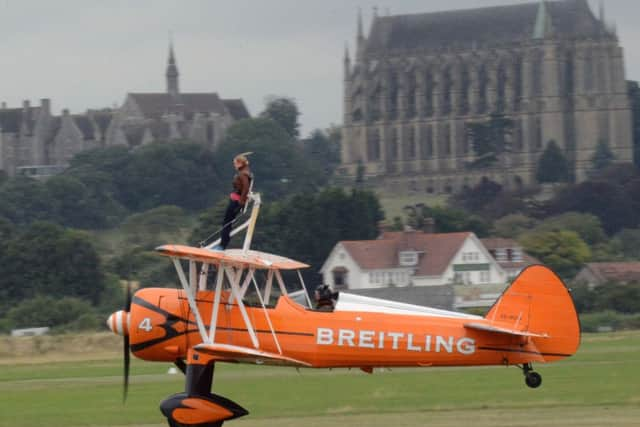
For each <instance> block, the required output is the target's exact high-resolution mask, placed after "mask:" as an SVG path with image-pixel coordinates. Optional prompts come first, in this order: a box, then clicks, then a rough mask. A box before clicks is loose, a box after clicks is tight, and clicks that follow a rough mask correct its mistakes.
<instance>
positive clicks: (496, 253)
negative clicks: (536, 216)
mask: <svg viewBox="0 0 640 427" xmlns="http://www.w3.org/2000/svg"><path fill="white" fill-rule="evenodd" d="M481 242H482V244H483V245H484V247H485V248H487V250H488V251H489V253H490V254H491V255H492V256H493V258H494V259H495V260H496V261H497V262H498V264H500V267H502V269H503V270H504V271H505V273H507V278H508V279H509V280H513V279H515V278H516V277H517V276H518V274H520V273H521V272H522V270H524V269H525V268H526V267H528V266H530V265H534V264H542V263H541V262H540V261H539V260H537V259H536V258H534V257H532V256H531V255H529V254H528V253H526V252H525V251H524V250H523V249H522V246H521V245H520V244H519V243H518V242H516V241H515V240H513V239H505V238H501V237H497V238H487V239H481Z"/></svg>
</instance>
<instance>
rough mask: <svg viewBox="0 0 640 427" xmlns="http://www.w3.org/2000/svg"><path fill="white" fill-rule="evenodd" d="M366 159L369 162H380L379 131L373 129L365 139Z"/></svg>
mask: <svg viewBox="0 0 640 427" xmlns="http://www.w3.org/2000/svg"><path fill="white" fill-rule="evenodd" d="M367 158H368V160H369V161H370V162H371V161H378V160H380V131H379V130H378V129H373V130H371V131H370V133H369V138H368V139H367Z"/></svg>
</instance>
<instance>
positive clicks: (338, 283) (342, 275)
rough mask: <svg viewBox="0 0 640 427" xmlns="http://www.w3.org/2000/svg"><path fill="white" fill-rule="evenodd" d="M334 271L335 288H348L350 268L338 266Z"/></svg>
mask: <svg viewBox="0 0 640 427" xmlns="http://www.w3.org/2000/svg"><path fill="white" fill-rule="evenodd" d="M332 273H333V286H334V288H336V289H346V288H348V287H349V282H348V273H349V270H347V269H346V268H344V267H336V268H334V269H333V271H332Z"/></svg>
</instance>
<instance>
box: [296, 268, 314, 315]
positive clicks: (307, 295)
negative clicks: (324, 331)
mask: <svg viewBox="0 0 640 427" xmlns="http://www.w3.org/2000/svg"><path fill="white" fill-rule="evenodd" d="M296 272H297V273H298V279H300V284H301V285H302V289H304V295H305V297H306V298H307V303H308V304H309V308H312V307H313V304H311V298H309V292H308V291H307V285H306V284H305V283H304V279H303V278H302V273H300V270H296Z"/></svg>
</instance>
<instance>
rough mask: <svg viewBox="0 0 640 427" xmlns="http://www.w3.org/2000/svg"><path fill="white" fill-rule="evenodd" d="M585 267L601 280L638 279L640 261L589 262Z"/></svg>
mask: <svg viewBox="0 0 640 427" xmlns="http://www.w3.org/2000/svg"><path fill="white" fill-rule="evenodd" d="M586 268H587V269H589V270H591V272H592V273H593V274H594V275H595V276H596V277H597V278H598V279H600V280H602V281H603V282H607V281H613V282H634V281H640V262H590V263H588V264H587V265H586Z"/></svg>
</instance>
